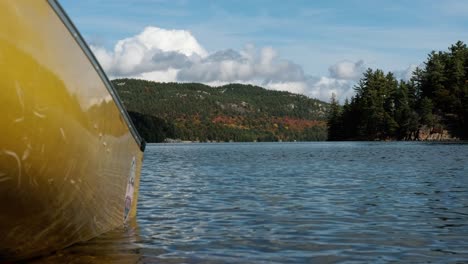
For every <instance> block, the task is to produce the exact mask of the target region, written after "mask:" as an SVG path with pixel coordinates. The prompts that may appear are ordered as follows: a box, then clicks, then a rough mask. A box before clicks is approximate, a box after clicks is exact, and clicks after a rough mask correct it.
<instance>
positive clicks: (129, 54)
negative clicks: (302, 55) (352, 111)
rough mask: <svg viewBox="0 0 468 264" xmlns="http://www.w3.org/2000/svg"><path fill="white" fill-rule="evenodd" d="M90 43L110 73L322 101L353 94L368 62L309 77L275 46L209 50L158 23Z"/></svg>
mask: <svg viewBox="0 0 468 264" xmlns="http://www.w3.org/2000/svg"><path fill="white" fill-rule="evenodd" d="M91 48H92V50H93V51H94V53H95V55H96V57H97V59H98V60H99V62H100V63H101V65H102V66H103V68H104V70H105V71H106V72H107V73H108V75H109V76H110V77H111V78H118V77H132V78H139V79H145V80H152V81H160V82H176V81H177V82H200V83H205V84H208V85H212V86H220V85H224V84H228V83H243V84H254V85H259V86H262V87H265V88H267V89H272V90H281V91H289V92H292V93H299V94H304V95H307V96H310V97H313V98H317V99H320V100H324V101H329V99H330V97H331V95H332V93H335V94H336V95H337V98H338V99H339V100H340V101H341V102H343V101H344V99H345V98H350V97H351V96H352V95H353V94H354V89H353V86H354V84H355V83H356V81H357V80H358V79H359V78H360V77H361V75H362V72H363V71H364V65H365V64H364V61H363V60H358V61H356V62H352V61H340V62H338V63H336V64H334V65H332V66H330V67H329V74H330V75H329V76H322V77H311V76H308V75H305V74H304V71H303V69H302V67H301V66H300V65H298V64H296V63H294V62H292V61H290V60H286V59H283V58H281V57H280V55H279V54H278V52H277V51H276V50H275V49H273V48H272V47H263V48H256V47H255V46H254V45H251V44H249V45H246V46H245V47H244V48H243V49H242V50H240V51H236V50H233V49H226V50H220V51H215V52H212V53H208V52H207V51H206V50H205V49H204V48H203V47H202V46H201V45H200V44H199V43H198V41H197V40H196V38H195V37H194V36H192V34H191V33H190V32H188V31H185V30H166V29H161V28H157V27H146V28H145V29H144V30H143V32H141V33H140V34H138V35H136V36H133V37H130V38H126V39H123V40H120V41H118V42H117V44H116V45H115V48H114V50H113V51H108V50H106V49H104V48H101V47H97V46H92V47H91ZM409 70H410V68H408V70H407V71H409ZM407 71H402V73H401V74H403V75H405V74H407V73H406V72H407ZM405 76H406V75H405Z"/></svg>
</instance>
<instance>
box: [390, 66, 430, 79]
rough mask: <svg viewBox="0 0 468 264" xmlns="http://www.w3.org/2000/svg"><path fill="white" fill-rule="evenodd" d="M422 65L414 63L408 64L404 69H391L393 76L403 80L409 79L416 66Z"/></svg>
mask: <svg viewBox="0 0 468 264" xmlns="http://www.w3.org/2000/svg"><path fill="white" fill-rule="evenodd" d="M422 66H423V65H419V66H418V65H415V64H411V65H410V66H408V68H406V69H404V70H397V71H393V74H394V75H395V77H396V78H397V79H400V80H404V81H409V80H410V79H411V77H412V76H413V72H414V71H415V70H416V68H417V67H420V68H422Z"/></svg>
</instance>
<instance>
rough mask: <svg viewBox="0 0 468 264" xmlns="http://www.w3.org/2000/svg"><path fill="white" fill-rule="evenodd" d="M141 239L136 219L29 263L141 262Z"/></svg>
mask: <svg viewBox="0 0 468 264" xmlns="http://www.w3.org/2000/svg"><path fill="white" fill-rule="evenodd" d="M140 240H141V238H140V236H139V228H138V224H137V222H136V220H135V219H134V220H132V221H130V222H129V223H128V225H127V226H125V227H119V228H117V229H115V230H112V231H110V232H107V233H105V234H103V235H101V236H99V237H97V238H94V239H92V240H90V241H87V242H83V243H78V244H75V245H74V246H72V247H69V248H66V249H63V250H60V251H58V252H56V253H55V254H53V255H51V256H48V257H43V258H38V259H34V260H30V261H28V263H34V264H48V263H96V264H98V263H122V264H124V263H125V264H126V263H139V262H140V261H142V260H143V258H142V256H141V255H140V247H139V245H138V243H139V241H140Z"/></svg>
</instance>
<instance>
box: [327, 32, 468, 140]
mask: <svg viewBox="0 0 468 264" xmlns="http://www.w3.org/2000/svg"><path fill="white" fill-rule="evenodd" d="M354 89H355V91H356V94H355V96H353V97H352V98H350V99H349V100H348V99H346V101H345V102H344V104H343V105H340V104H339V103H338V101H337V99H336V97H335V96H332V98H331V102H330V112H329V117H328V139H329V140H420V139H421V138H420V132H421V130H422V129H425V130H429V131H430V132H431V133H432V132H441V131H443V130H448V131H449V132H450V134H451V135H452V136H453V137H457V138H460V139H468V48H467V46H466V44H464V43H463V42H461V41H458V42H457V43H455V44H454V45H451V46H450V47H449V49H448V51H439V52H436V51H432V52H431V53H430V54H429V55H428V58H427V61H425V62H424V64H423V66H422V67H418V68H416V70H415V71H414V72H413V74H412V77H411V79H410V80H408V81H403V80H397V78H396V77H395V75H394V74H393V73H391V72H388V73H385V72H383V71H382V70H379V69H377V70H373V69H367V71H366V72H364V74H363V77H362V78H361V79H360V81H359V82H358V84H357V85H356V86H355V88H354Z"/></svg>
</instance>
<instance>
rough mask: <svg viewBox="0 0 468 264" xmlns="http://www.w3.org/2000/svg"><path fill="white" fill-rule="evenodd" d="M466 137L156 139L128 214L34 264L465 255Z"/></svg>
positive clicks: (459, 258) (457, 258) (463, 258)
mask: <svg viewBox="0 0 468 264" xmlns="http://www.w3.org/2000/svg"><path fill="white" fill-rule="evenodd" d="M467 165H468V145H467V144H461V143H460V144H454V143H452V144H443V143H439V144H437V143H403V142H387V143H383V142H345V143H331V142H326V143H251V144H240V143H233V144H155V145H149V146H148V147H147V150H146V153H145V162H144V165H143V171H142V178H141V187H140V199H139V208H138V210H139V211H138V216H137V219H136V221H134V222H133V223H130V224H129V225H128V226H126V227H122V228H119V229H117V230H115V231H113V232H110V233H107V234H104V235H103V236H100V237H98V238H96V239H93V240H92V241H89V242H87V243H82V244H78V245H76V246H73V247H71V248H68V249H65V250H62V251H60V252H58V253H57V254H55V255H53V256H50V257H48V258H45V259H40V260H38V262H39V263H50V262H60V261H62V262H63V261H65V262H73V263H82V262H86V263H89V262H96V263H106V262H107V263H311V262H317V263H326V262H352V263H355V262H373V263H379V262H381V263H385V262H407V263H409V262H444V263H447V262H449V263H450V262H452V263H456V262H468V166H467Z"/></svg>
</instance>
